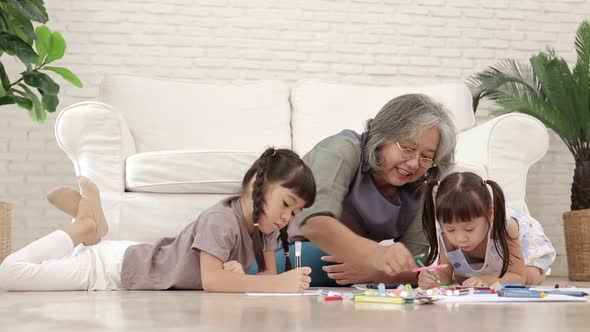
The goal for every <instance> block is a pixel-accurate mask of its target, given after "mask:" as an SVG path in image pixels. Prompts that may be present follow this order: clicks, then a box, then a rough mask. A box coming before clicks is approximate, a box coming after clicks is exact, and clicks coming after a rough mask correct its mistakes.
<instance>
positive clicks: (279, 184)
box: [0, 148, 316, 292]
mask: <svg viewBox="0 0 590 332" xmlns="http://www.w3.org/2000/svg"><path fill="white" fill-rule="evenodd" d="M79 185H80V191H81V194H80V193H78V192H77V191H75V190H74V189H72V188H69V187H61V188H58V189H56V190H54V191H53V192H51V193H50V194H49V195H48V199H49V201H50V202H51V203H53V204H54V205H56V206H57V207H58V208H59V209H61V210H63V211H64V212H66V213H68V214H70V215H72V216H73V217H75V221H74V222H73V223H71V224H69V225H68V226H66V227H65V228H64V229H63V230H58V231H54V232H52V233H50V234H49V235H47V236H45V237H43V238H40V239H38V240H37V241H35V242H33V243H31V244H29V245H28V246H26V247H24V248H23V249H21V250H19V251H17V252H15V253H13V254H12V255H10V256H9V257H7V258H6V259H5V260H4V262H3V263H2V264H1V265H0V289H5V290H9V291H60V290H121V289H128V290H166V289H204V290H205V291H210V292H302V291H304V290H305V289H307V288H308V287H309V283H310V282H311V279H310V277H309V274H310V272H311V269H310V268H309V267H303V268H298V269H290V261H289V260H288V257H287V259H286V265H287V270H288V271H287V272H284V273H281V274H278V275H277V270H276V265H277V264H276V258H275V249H276V247H277V243H278V237H279V235H280V237H281V240H282V241H283V243H284V245H283V246H284V247H287V248H288V245H287V233H286V226H287V224H288V223H289V222H290V221H291V219H292V218H293V216H294V215H295V214H297V213H299V212H300V211H301V210H302V209H303V208H304V207H308V206H310V205H311V204H312V203H313V201H314V200H315V195H316V189H315V188H316V186H315V181H314V178H313V175H312V173H311V170H310V169H309V168H308V167H307V166H306V165H305V164H304V163H303V161H302V160H301V159H300V158H299V156H298V155H297V154H295V153H294V152H292V151H291V150H286V149H279V150H275V149H272V148H271V149H267V150H266V151H265V152H264V153H263V154H262V155H261V156H260V158H259V159H258V160H256V162H254V164H253V165H252V167H251V168H250V169H249V170H248V172H247V173H246V175H245V176H244V179H243V181H242V192H241V194H239V195H237V196H234V197H230V198H228V199H225V200H223V201H221V202H219V203H217V204H215V205H213V206H212V207H210V208H209V209H207V210H205V211H204V212H203V213H201V214H200V215H199V217H198V218H197V220H195V221H194V222H192V223H190V224H189V225H188V226H186V227H185V228H184V229H183V230H182V231H181V232H180V233H179V234H178V235H177V236H176V237H167V238H163V239H161V240H160V241H158V242H157V243H156V244H145V243H143V244H142V243H134V242H130V241H101V239H102V238H103V237H104V236H105V235H106V234H107V232H108V224H107V222H106V220H105V217H104V214H103V212H102V207H101V202H100V193H99V190H98V188H97V187H96V185H95V184H94V183H92V182H91V181H90V180H89V179H87V178H85V177H80V178H79ZM286 256H288V249H287V251H286ZM254 260H256V262H257V264H258V269H259V271H262V272H260V273H259V274H258V275H247V274H244V272H243V271H244V268H245V270H246V271H248V269H249V268H250V266H251V265H252V264H253V262H254Z"/></svg>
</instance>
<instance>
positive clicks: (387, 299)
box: [354, 295, 414, 304]
mask: <svg viewBox="0 0 590 332" xmlns="http://www.w3.org/2000/svg"><path fill="white" fill-rule="evenodd" d="M354 301H355V302H373V303H391V304H405V303H413V302H414V300H413V299H404V298H401V297H393V296H367V295H356V296H355V297H354Z"/></svg>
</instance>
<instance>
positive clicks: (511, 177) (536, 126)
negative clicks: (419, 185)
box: [455, 113, 549, 212]
mask: <svg viewBox="0 0 590 332" xmlns="http://www.w3.org/2000/svg"><path fill="white" fill-rule="evenodd" d="M548 147H549V136H548V134H547V129H546V128H545V126H544V125H543V123H541V122H540V121H539V120H537V119H535V118H533V117H531V116H528V115H525V114H519V113H511V114H505V115H502V116H500V117H497V118H493V119H491V120H489V121H487V122H485V123H483V124H481V125H479V126H476V127H473V128H471V129H469V130H467V131H464V132H462V133H460V134H459V135H458V136H457V150H456V157H455V158H456V163H457V167H456V168H457V170H469V169H470V168H471V167H475V168H476V169H480V170H481V169H483V170H485V171H486V174H479V175H481V176H483V177H484V179H485V178H486V177H487V178H488V179H491V180H494V181H496V182H498V183H499V184H500V186H502V189H503V190H504V194H505V195H506V202H507V205H508V206H509V207H511V208H514V209H520V210H522V211H525V212H528V208H527V206H526V202H525V196H526V179H527V174H528V170H529V167H530V166H531V165H532V164H534V163H536V162H537V161H538V160H539V159H541V158H542V157H543V156H544V155H545V153H546V152H547V149H548Z"/></svg>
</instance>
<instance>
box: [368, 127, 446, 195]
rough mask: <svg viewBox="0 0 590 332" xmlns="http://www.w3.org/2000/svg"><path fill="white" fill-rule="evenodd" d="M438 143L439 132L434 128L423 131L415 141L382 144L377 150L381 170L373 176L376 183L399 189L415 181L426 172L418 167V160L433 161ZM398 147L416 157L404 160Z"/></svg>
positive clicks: (407, 140) (421, 167) (425, 168)
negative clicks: (426, 159)
mask: <svg viewBox="0 0 590 332" xmlns="http://www.w3.org/2000/svg"><path fill="white" fill-rule="evenodd" d="M439 142H440V131H439V129H438V127H436V126H434V127H431V128H428V129H426V130H424V131H423V132H422V134H421V135H419V136H418V137H416V138H415V139H406V140H400V141H398V142H389V143H386V144H383V145H382V146H381V147H380V148H379V155H380V157H381V170H380V171H377V172H375V173H374V174H373V175H374V178H375V180H376V182H377V183H378V184H380V185H386V184H389V185H392V186H396V187H401V186H403V185H405V184H407V183H412V182H415V181H417V180H418V179H420V178H421V177H422V176H424V174H426V172H427V171H428V168H427V167H423V166H421V165H420V159H419V158H429V159H434V156H435V155H436V150H437V148H438V144H439ZM400 147H401V148H402V149H409V150H412V151H414V153H415V154H416V156H417V157H415V158H411V159H406V158H405V157H404V156H403V153H402V150H401V149H400Z"/></svg>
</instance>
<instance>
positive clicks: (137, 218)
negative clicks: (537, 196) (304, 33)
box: [55, 76, 548, 241]
mask: <svg viewBox="0 0 590 332" xmlns="http://www.w3.org/2000/svg"><path fill="white" fill-rule="evenodd" d="M412 92H419V93H425V94H428V95H430V96H431V97H433V98H434V99H436V100H438V101H439V102H441V103H443V104H444V105H445V106H446V107H447V108H448V109H449V110H450V111H451V112H452V113H453V115H454V121H455V124H456V126H457V129H458V131H459V134H458V147H457V151H456V152H457V153H456V160H457V168H458V169H461V170H472V171H475V172H477V173H479V174H480V175H482V176H484V177H488V178H490V179H494V180H496V181H498V182H499V183H500V184H501V185H502V186H503V187H504V189H505V191H506V197H507V200H508V205H509V206H511V207H514V208H519V209H524V210H527V208H526V203H525V194H526V178H527V172H528V169H529V167H530V165H532V164H533V163H535V162H536V161H537V160H539V159H540V158H541V157H542V156H543V155H544V154H545V153H546V151H547V147H548V136H547V131H546V129H545V126H543V124H541V123H540V122H539V121H537V120H535V119H533V118H531V117H528V116H526V115H520V114H510V115H505V116H501V117H497V118H493V119H492V120H490V121H487V122H486V123H484V124H482V125H478V126H475V118H474V115H473V111H472V107H471V96H470V94H469V91H468V89H467V88H466V87H465V86H464V85H463V84H461V83H446V84H436V85H431V86H403V87H375V86H358V85H356V86H355V85H345V84H335V83H325V82H318V81H300V82H297V83H295V84H292V85H288V84H287V83H285V82H282V81H256V82H232V83H210V82H194V81H193V82H191V81H177V80H176V81H172V80H163V79H153V78H143V77H132V76H113V77H108V78H106V79H105V80H104V81H103V83H102V86H101V90H100V98H99V100H100V101H88V102H82V103H78V104H75V105H72V106H70V107H68V108H66V109H64V110H63V111H62V112H61V113H60V115H59V117H58V119H57V122H56V132H55V134H56V138H57V141H58V143H59V145H60V146H61V147H62V149H63V150H64V152H65V153H66V154H67V155H68V156H69V158H70V159H71V160H72V162H73V164H74V168H75V173H76V175H84V176H88V177H89V178H90V179H92V180H93V181H95V182H96V183H97V184H98V186H99V188H100V190H101V197H102V200H103V205H104V207H105V214H106V216H107V219H108V222H109V225H110V232H109V235H108V238H111V239H126V240H135V241H154V240H156V239H158V238H160V237H162V236H170V235H174V234H175V233H177V232H178V231H179V230H180V229H181V228H182V227H184V226H185V225H186V224H188V223H189V222H191V221H193V220H194V219H195V218H196V216H197V215H198V214H199V213H200V212H201V211H202V210H204V209H205V208H207V207H209V206H210V205H212V204H213V203H215V202H216V201H218V200H219V199H221V198H223V197H226V196H228V195H229V194H232V193H235V192H237V191H239V190H240V184H241V180H242V176H243V175H244V173H245V171H246V170H247V168H248V167H249V166H250V165H251V163H252V162H253V161H254V160H255V159H256V158H257V156H258V155H259V154H260V153H261V152H262V151H263V150H264V149H265V148H266V147H268V146H271V145H272V146H275V147H288V148H293V149H294V150H295V151H297V152H298V153H300V154H301V155H303V154H304V153H306V152H307V151H309V150H310V149H311V148H312V147H313V146H314V144H315V143H317V142H318V141H319V140H321V139H322V138H324V137H327V136H329V135H332V134H335V133H338V132H339V131H340V130H342V129H355V130H357V131H359V132H360V131H362V129H363V126H364V122H365V120H366V119H368V118H370V117H373V116H374V115H375V114H376V113H377V112H378V111H379V109H380V108H381V107H382V106H383V105H384V104H385V103H386V102H387V101H388V100H390V99H391V98H393V97H395V96H399V95H401V94H405V93H412Z"/></svg>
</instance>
